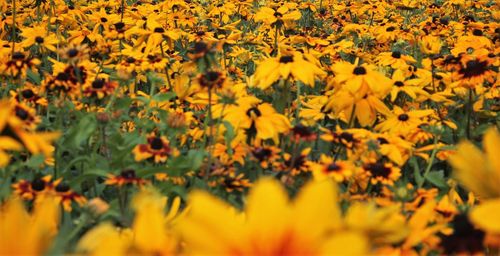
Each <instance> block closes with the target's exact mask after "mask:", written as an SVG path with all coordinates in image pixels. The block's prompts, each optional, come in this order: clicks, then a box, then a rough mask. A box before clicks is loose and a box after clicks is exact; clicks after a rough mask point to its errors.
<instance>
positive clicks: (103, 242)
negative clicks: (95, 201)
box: [77, 188, 180, 255]
mask: <svg viewBox="0 0 500 256" xmlns="http://www.w3.org/2000/svg"><path fill="white" fill-rule="evenodd" d="M166 204H167V198H166V197H163V196H161V195H160V194H159V193H158V192H157V191H155V190H153V189H151V188H146V189H143V190H142V191H141V192H139V193H138V194H137V195H136V196H135V197H134V199H133V200H132V208H134V210H135V218H134V222H133V224H132V228H131V229H124V230H119V229H118V228H116V227H114V226H113V225H111V224H109V223H102V224H100V225H99V226H97V227H95V228H93V229H92V230H90V231H89V232H87V233H86V234H85V235H84V236H83V237H82V238H81V239H80V241H79V243H78V246H77V250H78V251H80V252H86V253H89V254H91V255H130V254H137V255H145V254H149V255H172V254H175V252H176V251H177V249H178V243H177V239H176V238H175V237H174V236H173V234H172V233H171V232H170V228H169V225H170V224H171V223H172V221H173V219H174V218H176V217H177V213H178V209H179V206H180V199H179V198H175V199H174V201H173V202H172V206H171V207H170V212H169V213H168V214H167V215H165V214H164V213H163V209H165V206H166Z"/></svg>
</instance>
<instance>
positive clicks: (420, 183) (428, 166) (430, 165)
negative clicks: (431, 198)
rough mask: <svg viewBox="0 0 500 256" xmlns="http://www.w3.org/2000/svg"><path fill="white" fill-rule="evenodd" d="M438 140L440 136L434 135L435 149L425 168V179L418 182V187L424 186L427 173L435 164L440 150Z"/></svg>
mask: <svg viewBox="0 0 500 256" xmlns="http://www.w3.org/2000/svg"><path fill="white" fill-rule="evenodd" d="M438 140H439V137H438V136H436V135H434V149H433V150H432V153H431V158H430V159H429V163H428V164H427V167H426V168H425V171H424V175H423V179H422V180H421V181H420V182H419V184H418V188H422V186H423V185H424V183H425V180H426V179H427V175H428V174H429V172H430V171H431V168H432V165H433V164H434V159H436V153H437V151H438V147H437V142H438Z"/></svg>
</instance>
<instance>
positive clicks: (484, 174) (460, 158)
mask: <svg viewBox="0 0 500 256" xmlns="http://www.w3.org/2000/svg"><path fill="white" fill-rule="evenodd" d="M483 147H484V153H483V152H481V150H479V149H478V148H476V147H475V146H474V144H472V143H471V142H468V141H465V142H461V143H460V144H459V145H458V147H457V153H456V154H454V155H452V156H450V158H449V161H450V164H451V165H452V166H453V168H454V175H455V177H456V178H457V180H458V181H459V182H460V183H462V185H463V186H464V187H465V188H467V189H468V190H470V191H472V192H474V193H476V194H477V195H479V196H480V197H482V198H498V197H500V186H498V181H500V158H498V155H499V152H500V135H499V134H498V131H497V130H496V129H495V128H490V129H489V130H488V131H487V132H486V134H485V135H484V138H483Z"/></svg>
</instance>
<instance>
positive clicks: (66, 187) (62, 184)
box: [56, 182, 69, 192]
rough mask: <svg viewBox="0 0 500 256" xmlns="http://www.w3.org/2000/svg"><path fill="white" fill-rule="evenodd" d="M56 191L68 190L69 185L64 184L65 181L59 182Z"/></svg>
mask: <svg viewBox="0 0 500 256" xmlns="http://www.w3.org/2000/svg"><path fill="white" fill-rule="evenodd" d="M56 191H57V192H68V191H69V185H68V184H66V183H65V182H61V183H59V184H58V185H57V186H56Z"/></svg>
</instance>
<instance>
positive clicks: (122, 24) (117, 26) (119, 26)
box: [115, 22, 125, 30]
mask: <svg viewBox="0 0 500 256" xmlns="http://www.w3.org/2000/svg"><path fill="white" fill-rule="evenodd" d="M124 27H125V23H123V22H118V23H116V24H115V28H116V29H118V30H122V29H123V28H124Z"/></svg>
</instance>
